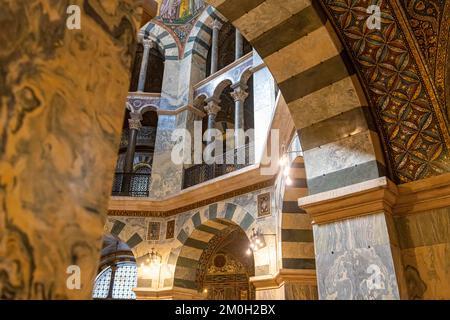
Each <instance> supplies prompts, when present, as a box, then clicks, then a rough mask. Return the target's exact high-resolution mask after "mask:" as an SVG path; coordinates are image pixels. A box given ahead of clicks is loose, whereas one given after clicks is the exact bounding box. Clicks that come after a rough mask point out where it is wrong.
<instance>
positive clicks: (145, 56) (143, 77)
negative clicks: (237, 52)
mask: <svg viewBox="0 0 450 320" xmlns="http://www.w3.org/2000/svg"><path fill="white" fill-rule="evenodd" d="M142 44H143V45H144V53H143V55H142V62H141V70H140V71H139V82H138V91H139V92H144V90H145V81H146V80H147V69H148V59H149V56H150V49H151V48H152V46H153V42H152V41H151V40H148V39H144V40H142Z"/></svg>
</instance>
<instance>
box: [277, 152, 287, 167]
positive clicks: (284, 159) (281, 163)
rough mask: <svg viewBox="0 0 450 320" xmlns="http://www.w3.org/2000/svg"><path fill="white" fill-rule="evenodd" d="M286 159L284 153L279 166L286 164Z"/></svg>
mask: <svg viewBox="0 0 450 320" xmlns="http://www.w3.org/2000/svg"><path fill="white" fill-rule="evenodd" d="M287 162H288V159H287V156H286V155H285V154H284V155H283V156H282V157H281V158H280V161H279V164H280V167H284V166H285V165H287Z"/></svg>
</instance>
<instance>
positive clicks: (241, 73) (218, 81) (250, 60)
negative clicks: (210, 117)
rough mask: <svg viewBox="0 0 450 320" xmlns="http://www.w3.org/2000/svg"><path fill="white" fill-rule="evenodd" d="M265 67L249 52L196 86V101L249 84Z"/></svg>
mask: <svg viewBox="0 0 450 320" xmlns="http://www.w3.org/2000/svg"><path fill="white" fill-rule="evenodd" d="M263 67H264V63H260V62H257V61H256V59H254V55H253V52H249V53H248V54H246V55H245V56H243V57H241V58H240V59H238V60H236V61H234V62H233V63H231V64H229V65H228V66H226V67H225V68H223V69H221V70H220V71H218V72H216V73H214V74H212V75H210V76H209V77H207V78H206V79H204V80H202V81H200V82H199V83H198V84H196V85H195V86H194V100H196V99H198V98H200V97H201V96H203V97H204V98H205V99H208V98H212V97H216V98H217V95H218V94H220V93H221V92H222V90H223V88H225V87H226V86H228V85H234V84H237V83H247V81H248V79H250V77H251V76H252V74H253V73H254V72H256V71H258V70H259V69H261V68H263Z"/></svg>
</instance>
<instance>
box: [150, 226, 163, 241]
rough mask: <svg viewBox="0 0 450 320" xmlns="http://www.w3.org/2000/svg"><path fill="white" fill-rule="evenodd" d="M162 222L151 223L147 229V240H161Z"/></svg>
mask: <svg viewBox="0 0 450 320" xmlns="http://www.w3.org/2000/svg"><path fill="white" fill-rule="evenodd" d="M160 230H161V223H160V222H149V223H148V229H147V240H159V231H160Z"/></svg>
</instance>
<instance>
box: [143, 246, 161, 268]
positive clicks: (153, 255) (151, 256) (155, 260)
mask: <svg viewBox="0 0 450 320" xmlns="http://www.w3.org/2000/svg"><path fill="white" fill-rule="evenodd" d="M161 259H162V257H161V255H160V254H159V253H158V251H155V248H152V251H151V252H149V253H148V256H147V258H146V259H145V261H144V262H142V263H141V267H142V269H143V271H144V272H145V273H149V272H150V269H151V268H152V267H155V266H159V265H160V264H161Z"/></svg>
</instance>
